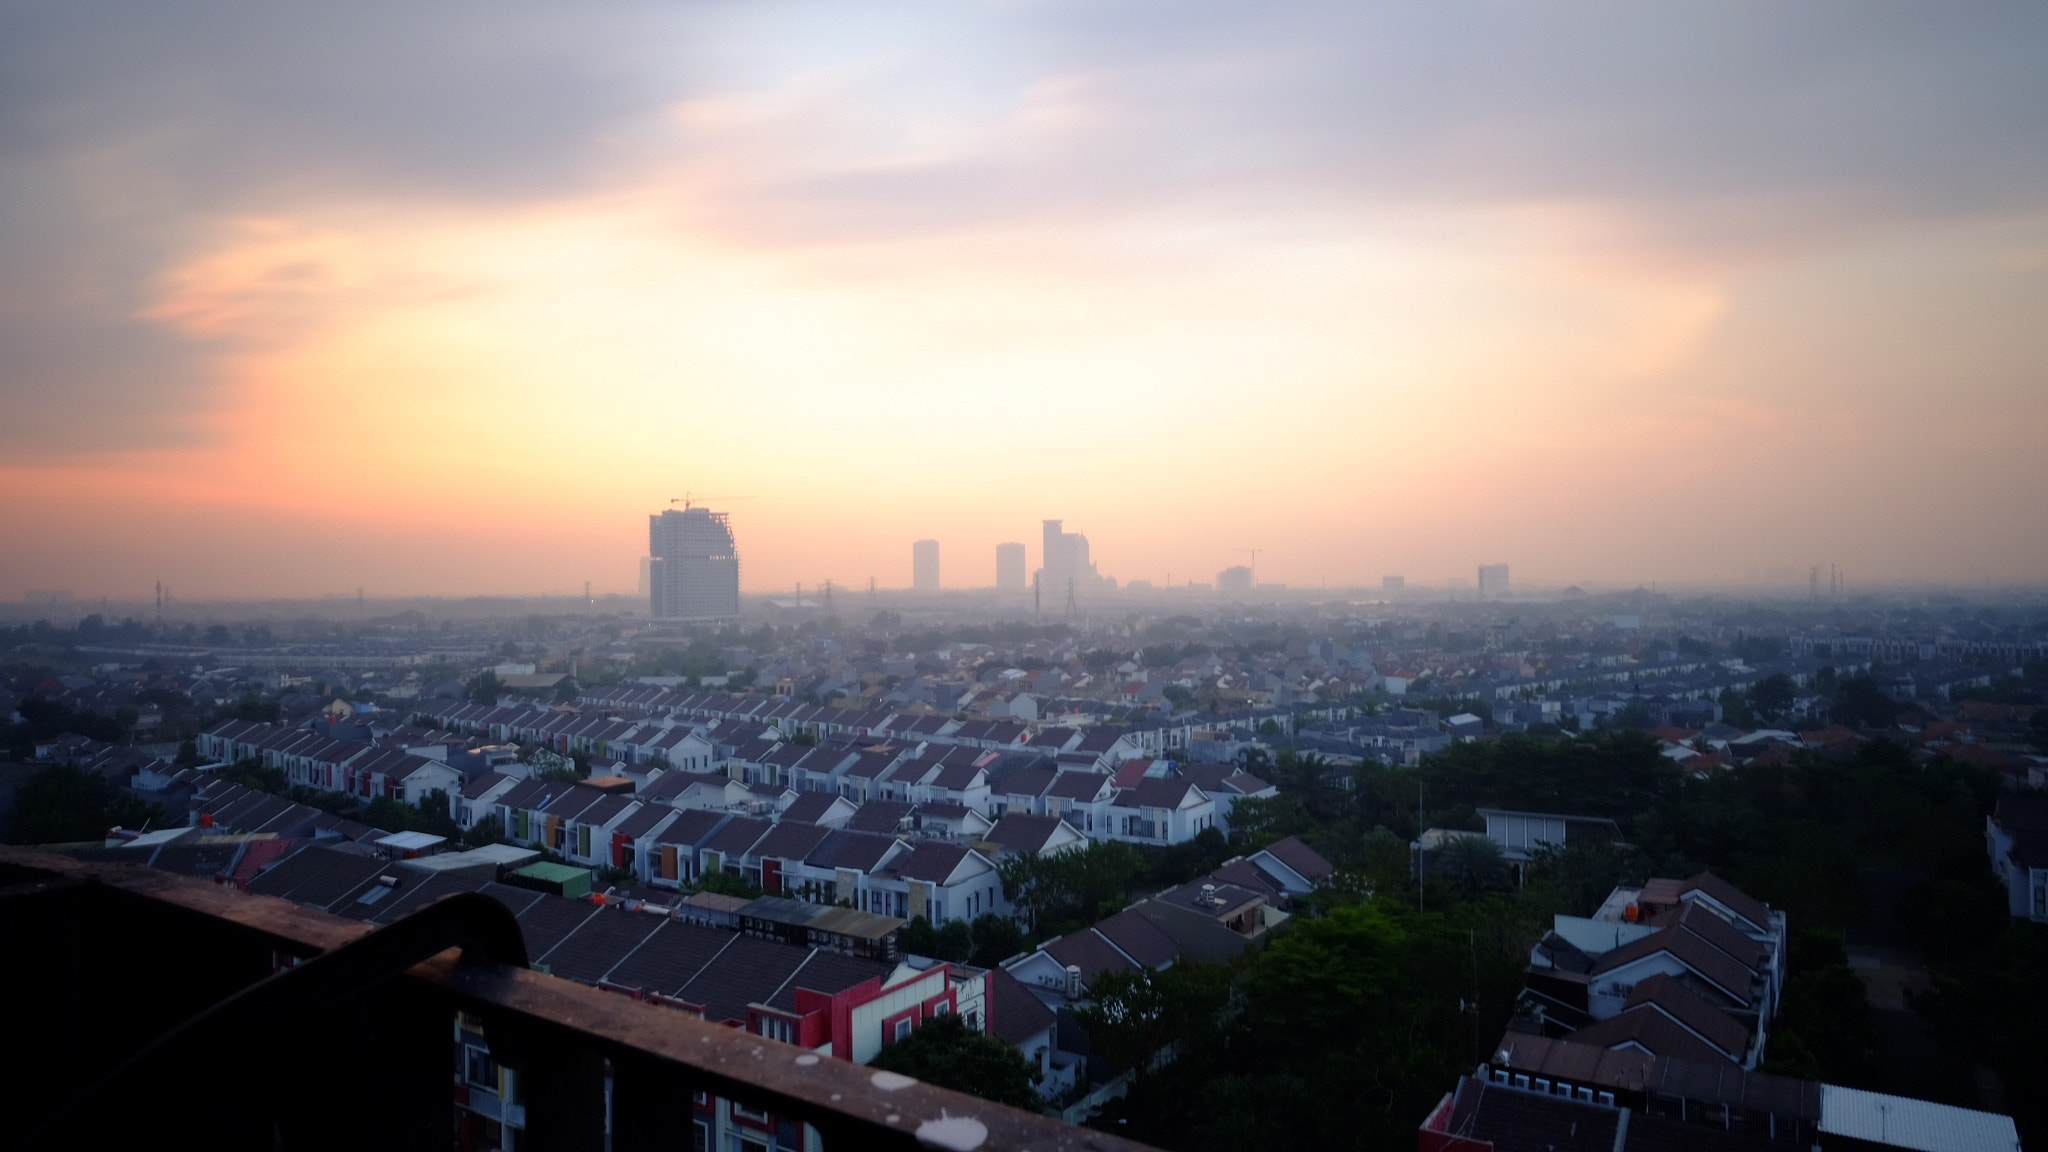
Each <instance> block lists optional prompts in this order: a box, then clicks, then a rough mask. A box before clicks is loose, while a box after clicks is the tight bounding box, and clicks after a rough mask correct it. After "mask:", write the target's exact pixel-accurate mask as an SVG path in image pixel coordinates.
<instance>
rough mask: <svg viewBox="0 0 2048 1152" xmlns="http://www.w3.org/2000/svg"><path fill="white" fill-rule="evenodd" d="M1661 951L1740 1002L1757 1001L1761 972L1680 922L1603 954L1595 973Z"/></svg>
mask: <svg viewBox="0 0 2048 1152" xmlns="http://www.w3.org/2000/svg"><path fill="white" fill-rule="evenodd" d="M1659 952H1665V953H1669V954H1670V955H1671V956H1672V957H1673V958H1674V959H1676V960H1677V961H1678V962H1679V963H1681V964H1683V965H1685V966H1686V967H1687V968H1690V969H1692V971H1693V972H1695V973H1697V974H1698V975H1699V976H1700V978H1701V979H1703V980H1705V981H1707V982H1708V983H1709V984H1712V985H1713V986H1714V987H1716V988H1718V989H1720V990H1721V991H1722V992H1723V993H1725V994H1726V995H1727V996H1728V997H1729V998H1730V999H1731V1000H1733V1001H1735V1002H1736V1003H1738V1004H1742V1005H1744V1006H1747V1005H1750V1004H1754V1003H1755V1002H1756V993H1755V981H1756V975H1757V974H1756V973H1755V972H1754V971H1752V970H1751V969H1749V968H1747V967H1744V966H1743V965H1741V964H1739V963H1737V962H1735V961H1734V960H1732V959H1730V958H1729V957H1728V956H1727V955H1726V954H1724V953H1722V952H1721V951H1719V950H1717V949H1715V948H1713V947H1711V946H1709V945H1708V944H1707V943H1706V942H1705V941H1704V940H1701V939H1700V938H1699V937H1698V936H1695V935H1693V934H1692V933H1690V932H1687V931H1685V930H1684V929H1682V928H1680V927H1679V926H1678V925H1677V924H1672V925H1670V926H1668V927H1665V928H1660V929H1658V930H1657V931H1655V932H1653V933H1651V934H1650V935H1648V936H1644V937H1641V938H1639V939H1635V940H1631V941H1629V942H1628V943H1626V944H1623V945H1622V946H1621V947H1619V948H1615V949H1613V950H1611V951H1609V952H1607V953H1605V954H1603V955H1602V956H1601V957H1600V958H1599V959H1597V960H1595V961H1594V962H1593V973H1594V974H1595V975H1599V974H1602V973H1606V972H1612V971H1614V970H1615V969H1617V968H1620V967H1623V966H1625V965H1628V964H1633V963H1635V962H1636V961H1638V960H1641V959H1643V958H1645V957H1648V956H1654V955H1656V954H1657V953H1659Z"/></svg>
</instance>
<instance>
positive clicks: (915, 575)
mask: <svg viewBox="0 0 2048 1152" xmlns="http://www.w3.org/2000/svg"><path fill="white" fill-rule="evenodd" d="M910 586H911V587H912V588H915V589H916V590H918V591H919V592H937V591H938V590H939V542H938V541H937V540H919V541H918V542H917V543H915V544H912V545H911V546H910Z"/></svg>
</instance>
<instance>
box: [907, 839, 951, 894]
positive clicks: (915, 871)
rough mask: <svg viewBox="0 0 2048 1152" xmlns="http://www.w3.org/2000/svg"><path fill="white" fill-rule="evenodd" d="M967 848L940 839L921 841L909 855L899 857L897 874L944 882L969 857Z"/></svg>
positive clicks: (908, 877) (935, 882)
mask: <svg viewBox="0 0 2048 1152" xmlns="http://www.w3.org/2000/svg"><path fill="white" fill-rule="evenodd" d="M967 851H968V850H967V849H965V848H962V847H961V846H960V845H958V844H947V843H945V842H943V841H940V840H923V841H919V842H918V844H917V846H916V848H914V849H913V850H912V851H911V853H910V855H909V856H907V857H898V858H897V861H896V874H897V875H899V876H901V877H903V878H904V879H906V880H929V881H931V882H932V883H934V884H943V883H945V882H946V880H947V879H948V878H949V877H951V876H952V875H953V870H954V869H955V868H958V867H959V866H960V861H962V860H965V859H966V858H967Z"/></svg>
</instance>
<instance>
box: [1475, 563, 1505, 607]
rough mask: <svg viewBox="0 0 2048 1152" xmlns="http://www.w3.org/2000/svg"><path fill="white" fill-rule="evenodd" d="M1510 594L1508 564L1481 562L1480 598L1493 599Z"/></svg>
mask: <svg viewBox="0 0 2048 1152" xmlns="http://www.w3.org/2000/svg"><path fill="white" fill-rule="evenodd" d="M1507 594H1508V566H1507V565H1505V564H1481V565H1480V566H1479V598H1480V599H1481V600H1491V599H1493V598H1494V597H1496V596H1505V595H1507Z"/></svg>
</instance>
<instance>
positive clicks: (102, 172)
mask: <svg viewBox="0 0 2048 1152" xmlns="http://www.w3.org/2000/svg"><path fill="white" fill-rule="evenodd" d="M0 32H4V34H0V75H5V76H6V77H8V79H7V81H6V90H7V99H6V101H5V103H4V107H5V108H6V112H5V114H4V115H0V191H4V195H0V254H4V258H0V478H4V480H5V482H6V487H7V491H8V492H9V494H10V496H11V497H12V498H11V499H9V500H6V501H5V502H4V503H0V532H4V533H5V534H6V538H7V539H8V540H9V541H10V544H9V546H8V547H7V548H5V549H0V600H13V601H15V602H20V598H21V597H22V596H23V595H24V594H25V593H27V592H28V591H30V590H32V589H68V590H70V591H71V592H72V593H73V594H74V595H75V596H76V597H77V598H78V599H79V601H80V602H85V601H91V600H97V599H98V598H99V597H101V596H108V597H112V598H115V599H121V598H126V599H127V600H128V601H129V602H137V601H141V602H147V601H148V600H149V599H150V595H151V590H152V587H153V585H154V584H155V582H157V581H162V582H163V583H165V584H168V585H170V586H171V587H172V588H173V589H175V590H176V592H177V594H178V595H180V596H181V597H183V598H184V599H185V600H186V601H187V602H194V601H199V600H206V599H248V598H270V597H286V598H290V597H309V596H310V597H318V596H322V595H331V594H335V593H344V594H346V593H351V592H352V591H353V590H354V589H355V588H357V587H359V586H360V587H364V588H366V589H369V590H371V591H370V595H373V596H382V597H397V596H412V595H427V594H433V595H448V596H462V595H479V594H481V595H501V594H502V595H536V594H541V593H538V592H536V590H555V591H556V592H557V594H560V593H564V592H573V591H580V590H581V589H582V587H583V585H584V583H585V582H586V581H588V582H589V583H590V584H591V586H592V590H593V591H594V592H595V593H598V594H604V593H631V592H632V591H633V589H634V582H635V578H636V575H637V558H638V557H639V556H640V555H641V554H643V552H644V551H645V549H646V544H647V540H646V524H647V521H646V517H647V515H648V514H649V513H651V512H656V511H659V510H660V509H662V508H664V507H666V506H667V502H668V500H669V499H670V498H672V497H679V496H683V495H684V494H685V493H686V492H691V493H696V494H700V495H702V494H709V495H710V496H712V497H715V498H714V499H712V500H711V501H710V503H711V505H712V506H713V507H715V508H719V509H721V510H725V511H729V512H730V513H731V514H732V520H733V527H734V532H735V535H736V537H737V541H738V547H739V549H740V555H741V558H742V587H743V589H744V590H745V591H746V592H748V593H750V594H760V593H773V592H775V591H777V590H779V589H793V587H794V586H795V585H796V584H797V583H799V582H801V583H803V584H804V585H805V586H806V587H813V586H816V585H817V584H820V583H822V582H823V581H824V580H826V579H827V578H830V579H832V580H834V581H835V582H836V583H837V584H839V585H840V586H842V587H847V588H865V587H866V584H867V581H868V579H869V578H870V577H874V578H875V579H876V580H877V581H878V582H879V583H880V584H881V585H882V586H884V587H902V586H906V585H908V584H909V583H910V566H911V542H912V541H914V540H917V539H922V538H928V537H929V538H935V539H938V540H939V541H940V542H941V554H942V561H941V575H942V581H943V584H944V585H945V586H946V587H949V588H958V587H982V586H987V585H990V584H992V583H993V582H994V563H995V561H994V550H995V546H996V545H997V544H998V543H1001V542H1004V541H1020V542H1023V543H1025V544H1026V545H1027V547H1028V549H1029V552H1028V555H1029V564H1030V566H1031V567H1034V568H1035V567H1036V566H1037V565H1038V563H1039V555H1038V552H1039V547H1038V539H1039V537H1038V526H1039V522H1040V521H1041V520H1042V519H1044V518H1048V517H1056V518H1061V519H1064V520H1065V522H1066V526H1067V528H1068V530H1070V531H1078V532H1082V533H1085V534H1087V535H1088V537H1089V539H1090V541H1091V543H1092V545H1093V553H1094V558H1095V560H1096V561H1097V562H1098V564H1099V566H1100V569H1101V571H1102V572H1103V573H1104V574H1105V575H1111V576H1114V577H1116V578H1117V579H1118V580H1120V581H1124V582H1128V581H1131V580H1133V579H1144V580H1150V581H1152V582H1153V583H1155V584H1160V583H1164V582H1166V581H1167V580H1168V578H1169V577H1170V578H1171V579H1172V580H1173V581H1175V582H1182V581H1186V580H1189V579H1193V580H1197V581H1204V582H1207V581H1213V580H1214V579H1215V576H1216V573H1217V572H1218V571H1219V570H1221V569H1223V568H1226V567H1229V566H1231V565H1234V564H1241V563H1245V562H1247V561H1248V560H1249V558H1250V555H1251V550H1252V549H1257V550H1258V563H1257V572H1258V578H1259V580H1261V581H1262V582H1267V581H1269V582H1278V583H1286V584H1289V585H1291V586H1293V587H1295V588H1297V589H1301V588H1313V587H1316V586H1318V585H1319V584H1322V583H1323V582H1327V583H1328V585H1329V586H1330V587H1332V588H1336V587H1339V586H1349V587H1358V588H1371V587H1374V586H1376V585H1377V584H1378V583H1379V581H1380V578H1381V577H1382V576H1385V575H1390V574H1400V575H1403V576H1405V577H1406V578H1407V579H1408V580H1409V582H1410V583H1411V584H1415V585H1421V586H1425V587H1440V586H1441V585H1442V584H1443V582H1444V581H1446V580H1451V579H1470V578H1471V577H1472V574H1473V572H1474V570H1475V569H1476V567H1477V566H1478V565H1479V564H1482V563H1493V562H1505V563H1508V564H1509V565H1510V566H1511V569H1512V572H1513V580H1514V581H1515V583H1516V584H1517V585H1524V584H1527V585H1538V584H1541V585H1550V586H1563V585H1566V584H1571V583H1580V584H1584V585H1588V586H1592V585H1596V584H1597V585H1607V586H1616V587H1633V586H1636V585H1639V584H1640V585H1643V586H1648V585H1650V584H1652V583H1657V584H1661V585H1691V586H1706V585H1714V584H1724V585H1749V584H1751V583H1752V582H1770V581H1774V580H1775V581H1782V582H1783V583H1784V584H1785V585H1786V586H1792V587H1797V586H1800V585H1803V584H1804V582H1805V579H1806V573H1807V571H1808V569H1809V567H1810V566H1812V565H1815V564H1818V565H1820V566H1821V568H1822V581H1823V583H1825V582H1826V580H1827V568H1828V565H1830V564H1835V565H1839V566H1840V567H1841V569H1842V570H1843V571H1845V572H1846V573H1847V574H1848V578H1849V580H1850V582H1851V587H1852V588H1854V587H1877V586H1881V585H1900V584H1909V583H1911V584H1924V585H1927V586H1939V585H1941V584H1942V583H1943V582H1953V583H1956V584H1959V585H1966V586H1970V587H1984V586H1986V585H1996V586H2031V585H2034V584H2039V583H2042V582H2048V511H2044V506H2048V501H2044V500H2043V496H2044V495H2048V454H2044V453H2043V452H2042V451H2041V450H2040V443H2041V439H2042V435H2041V434H2042V432H2043V430H2044V429H2048V386H2044V385H2048V323H2044V322H2043V318H2044V317H2048V69H2043V68H2041V67H2040V61H2041V55H2040V48H2041V46H2042V45H2043V44H2044V43H2048V10H2043V9H2041V8H2038V7H2010V6H2006V7H1993V6H1978V5H1959V6H1944V7H1940V8H1924V7H1919V6H1911V5H1893V4H1847V3H1814V4H1802V5H1796V6H1772V7H1768V8H1765V7H1758V6H1744V5H1735V4H1708V5H1700V6H1695V7H1692V8H1688V9H1684V10H1667V9H1637V8H1615V7H1611V6H1600V5H1592V4H1563V5H1548V6H1541V7H1534V8H1532V7H1528V6H1523V5H1511V4H1504V3H1449V4H1439V5H1431V6H1429V7H1427V8H1425V9H1416V10H1401V9H1396V10H1387V11H1371V10H1357V9H1354V8H1349V7H1343V6H1335V5H1323V4H1284V5H1269V6H1261V7H1260V8H1258V9H1257V10H1255V11H1254V10H1248V9H1243V8H1240V7H1237V6H1230V5H1213V4H1174V5H1160V6H1152V7H1138V8H1116V9H1103V8H1099V7H1096V6H1092V5H1079V4H1062V3H1028V4H990V5H919V4H883V5H875V6H863V7H861V8H860V9H858V11H857V12H853V11H849V10H846V9H842V8H836V7H826V6H817V5H809V4H745V5H740V4H716V3H713V4H699V5H690V6H677V5H672V4H653V3H620V4H616V5H611V6H607V7H606V8H604V9H602V10H590V9H557V8H553V7H550V6H545V5H537V4H496V5H488V6H484V5H468V4H452V5H445V6H437V7H434V8H431V9H422V8H417V7H414V6H409V5H393V4H367V5H359V6H350V7H347V8H342V9H335V8H321V9H282V8H275V7H271V6H261V5H245V4H228V3H221V4H201V5H191V6H179V7H177V8H176V9H170V8H165V7H163V6H159V5H145V4H136V3H88V2H81V3H77V4H67V5H61V6H53V7H38V8H33V9H22V8H16V9H14V10H12V11H11V12H10V13H9V14H7V15H5V16H0ZM741 496H744V497H749V499H745V500H730V501H729V502H728V501H726V500H722V499H718V498H730V497H741ZM1786 572H1789V573H1790V576H1789V577H1786V576H1784V575H1783V573H1786Z"/></svg>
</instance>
